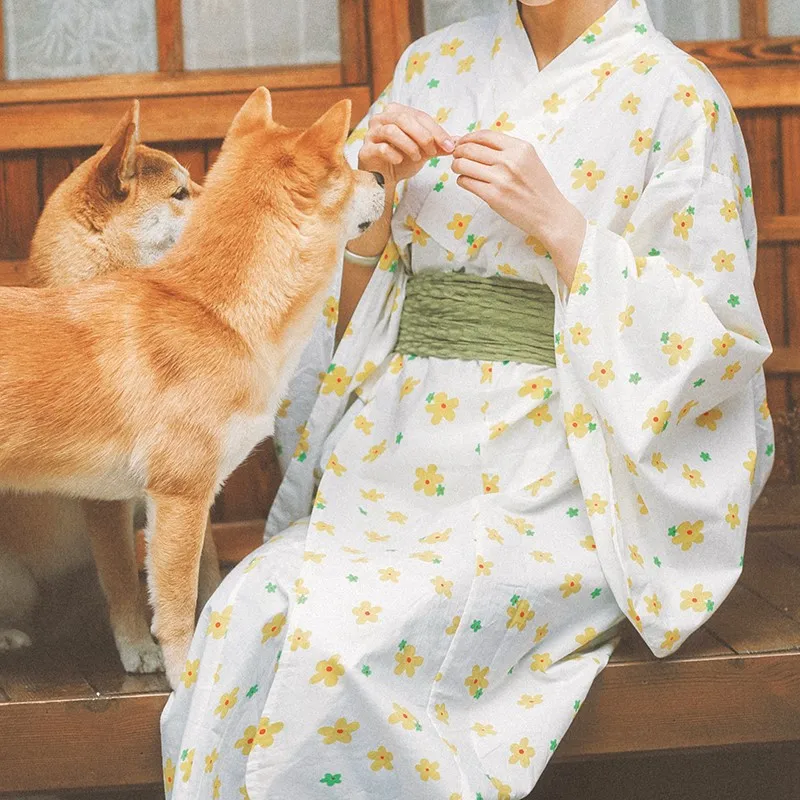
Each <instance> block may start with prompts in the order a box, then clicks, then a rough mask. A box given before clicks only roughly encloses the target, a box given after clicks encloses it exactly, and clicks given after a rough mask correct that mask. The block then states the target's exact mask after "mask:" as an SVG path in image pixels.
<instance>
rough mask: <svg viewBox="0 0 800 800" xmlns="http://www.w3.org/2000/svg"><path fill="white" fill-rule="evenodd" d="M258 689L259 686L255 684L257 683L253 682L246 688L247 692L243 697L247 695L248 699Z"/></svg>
mask: <svg viewBox="0 0 800 800" xmlns="http://www.w3.org/2000/svg"><path fill="white" fill-rule="evenodd" d="M258 689H259V686H258V684H257V683H254V684H253V685H252V686H251V687H250V688H249V689H248V690H247V694H246V695H245V697H247V698H248V699H249V698H251V697H252V696H253V695H254V694H255V693H256V692H257V691H258Z"/></svg>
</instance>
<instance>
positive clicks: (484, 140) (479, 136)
mask: <svg viewBox="0 0 800 800" xmlns="http://www.w3.org/2000/svg"><path fill="white" fill-rule="evenodd" d="M510 138H511V137H510V136H507V135H506V134H505V133H498V132H497V131H487V130H479V131H473V132H472V133H468V134H466V135H464V136H462V137H461V138H460V139H459V140H458V146H459V147H460V146H461V145H465V144H467V143H468V142H473V143H475V144H482V145H484V146H485V147H491V148H492V149H493V150H503V149H505V147H506V145H507V144H508V140H509V139H510Z"/></svg>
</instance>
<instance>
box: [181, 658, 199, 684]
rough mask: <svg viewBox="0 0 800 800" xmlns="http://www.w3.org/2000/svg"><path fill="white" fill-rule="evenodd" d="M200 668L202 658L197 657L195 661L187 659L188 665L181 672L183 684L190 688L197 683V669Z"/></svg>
mask: <svg viewBox="0 0 800 800" xmlns="http://www.w3.org/2000/svg"><path fill="white" fill-rule="evenodd" d="M199 669H200V659H199V658H196V659H195V660H194V661H187V662H186V666H184V668H183V672H181V681H182V682H183V685H184V686H185V687H186V688H187V689H189V688H191V687H192V686H194V684H195V683H197V671H198V670H199Z"/></svg>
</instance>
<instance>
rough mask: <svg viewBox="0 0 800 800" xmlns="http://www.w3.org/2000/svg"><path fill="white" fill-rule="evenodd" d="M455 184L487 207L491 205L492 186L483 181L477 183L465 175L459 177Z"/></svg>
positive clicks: (492, 198)
mask: <svg viewBox="0 0 800 800" xmlns="http://www.w3.org/2000/svg"><path fill="white" fill-rule="evenodd" d="M456 183H457V184H458V185H459V186H460V187H461V188H462V189H466V190H467V191H468V192H472V194H474V195H475V196H476V197H479V198H480V199H481V200H483V201H484V203H486V204H487V205H491V204H492V202H493V201H494V186H492V184H491V183H486V182H485V181H479V180H476V179H475V178H470V177H468V176H466V175H459V176H458V180H457V181H456Z"/></svg>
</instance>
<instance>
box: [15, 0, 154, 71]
mask: <svg viewBox="0 0 800 800" xmlns="http://www.w3.org/2000/svg"><path fill="white" fill-rule="evenodd" d="M2 10H3V16H4V19H3V22H4V26H3V27H4V33H5V54H6V76H7V77H8V78H11V79H15V78H69V77H75V76H81V75H108V74H113V73H119V72H153V71H155V70H156V69H157V68H158V55H157V48H156V21H155V0H3V3H2Z"/></svg>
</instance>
